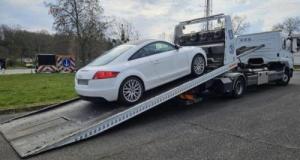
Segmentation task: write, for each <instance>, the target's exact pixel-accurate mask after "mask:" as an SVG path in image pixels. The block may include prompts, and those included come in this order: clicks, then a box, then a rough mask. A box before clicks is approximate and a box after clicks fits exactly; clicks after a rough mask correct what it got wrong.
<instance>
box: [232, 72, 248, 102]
mask: <svg viewBox="0 0 300 160" xmlns="http://www.w3.org/2000/svg"><path fill="white" fill-rule="evenodd" d="M245 90H246V81H245V79H244V78H242V77H239V78H238V79H237V80H236V81H235V83H234V86H233V91H232V93H231V97H233V98H240V97H242V96H243V95H244V93H245Z"/></svg>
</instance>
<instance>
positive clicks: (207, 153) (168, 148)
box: [0, 72, 300, 160]
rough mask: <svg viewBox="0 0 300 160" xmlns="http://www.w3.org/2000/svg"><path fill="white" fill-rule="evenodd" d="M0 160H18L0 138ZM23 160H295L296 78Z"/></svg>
mask: <svg viewBox="0 0 300 160" xmlns="http://www.w3.org/2000/svg"><path fill="white" fill-rule="evenodd" d="M13 116H16V115H2V116H0V121H4V120H6V119H8V118H10V117H13ZM0 159H1V160H11V159H19V157H18V156H17V154H16V153H15V152H14V150H13V149H12V148H11V147H10V146H9V144H8V143H7V142H6V141H5V140H4V139H3V137H2V136H1V137H0ZM29 159H30V160H31V159H32V160H41V159H42V160H56V159H66V160H79V159H84V160H90V159H92V160H102V159H105V160H106V159H118V160H119V159H164V160H165V159H175V160H176V159H178V160H188V159H191V160H194V159H200V160H214V159H216V160H219V159H220V160H221V159H222V160H223V159H228V160H248V159H249V160H252V159H258V160H260V159H261V160H276V159H278V160H289V159H290V160H297V159H300V73H299V72H298V73H295V77H294V79H293V80H292V82H291V84H290V85H289V86H287V87H278V86H271V85H268V86H262V87H259V88H251V89H249V90H248V93H247V94H246V95H245V96H244V97H243V98H241V99H236V100H233V99H226V98H222V97H207V98H206V99H205V100H204V101H203V102H201V103H199V104H196V105H193V106H189V107H186V106H182V105H178V104H177V105H175V104H170V103H169V104H164V105H162V106H160V107H157V108H156V109H154V110H151V111H149V112H148V113H145V114H143V115H141V116H139V117H137V118H134V119H132V120H130V121H129V122H126V123H124V124H122V125H120V126H119V127H116V128H114V129H112V130H110V131H108V132H106V133H104V134H102V135H99V136H96V137H95V138H91V139H89V140H86V141H83V142H79V143H76V144H73V145H69V146H66V147H63V148H59V149H56V150H53V151H50V152H46V153H43V154H40V155H37V156H34V157H31V158H29Z"/></svg>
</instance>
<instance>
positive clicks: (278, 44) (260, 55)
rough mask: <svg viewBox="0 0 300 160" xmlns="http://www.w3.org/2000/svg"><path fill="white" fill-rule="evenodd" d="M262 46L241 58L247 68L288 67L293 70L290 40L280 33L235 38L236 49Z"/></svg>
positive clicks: (264, 33)
mask: <svg viewBox="0 0 300 160" xmlns="http://www.w3.org/2000/svg"><path fill="white" fill-rule="evenodd" d="M257 45H264V47H263V48H262V49H260V50H257V51H255V52H253V53H252V54H250V55H247V56H244V57H242V58H241V63H243V64H245V65H247V67H249V68H261V67H270V69H272V68H274V67H288V68H293V66H294V60H293V51H292V48H293V46H292V40H291V38H290V37H289V36H287V35H285V34H284V33H282V32H281V31H271V32H261V33H254V34H247V35H241V36H238V37H237V38H236V47H237V49H238V50H239V49H241V48H245V47H251V46H257Z"/></svg>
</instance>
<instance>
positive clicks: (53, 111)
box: [0, 14, 291, 157]
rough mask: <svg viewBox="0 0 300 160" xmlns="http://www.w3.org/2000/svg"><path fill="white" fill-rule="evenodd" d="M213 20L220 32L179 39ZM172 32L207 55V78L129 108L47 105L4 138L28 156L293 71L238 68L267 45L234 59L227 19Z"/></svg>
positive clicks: (8, 128) (181, 83)
mask: <svg viewBox="0 0 300 160" xmlns="http://www.w3.org/2000/svg"><path fill="white" fill-rule="evenodd" d="M214 20H217V21H222V22H220V23H222V27H221V28H220V29H219V30H213V31H210V30H208V29H207V30H206V31H205V32H202V31H201V32H199V33H197V36H195V35H194V34H191V35H183V34H181V31H180V29H183V28H184V26H185V25H187V24H197V23H202V22H205V23H210V21H214ZM175 32H176V38H175V41H177V42H178V43H179V44H181V45H183V46H184V45H194V46H199V47H202V48H204V49H205V50H206V51H207V52H208V55H209V57H210V58H211V60H210V63H209V66H210V68H209V70H208V71H207V73H206V74H204V75H202V76H200V77H198V78H192V77H185V78H182V79H179V80H177V81H174V82H172V83H169V84H167V85H164V86H162V87H160V88H159V89H154V90H153V91H150V92H147V96H145V98H144V99H143V100H141V101H140V102H139V103H137V104H135V105H133V106H120V105H118V104H115V103H103V104H102V103H101V104H100V103H99V104H93V103H90V102H87V101H84V100H81V99H74V100H70V101H67V102H64V103H61V104H57V105H53V106H49V107H47V108H44V109H41V110H38V111H35V112H32V113H29V114H27V115H24V116H21V117H17V118H14V119H11V120H8V121H6V122H4V123H2V124H1V125H0V131H1V133H2V135H3V136H4V137H5V138H6V140H7V141H8V142H9V143H10V144H11V146H12V147H13V148H14V149H15V151H16V152H17V153H18V154H19V155H20V156H21V157H28V156H32V155H35V154H38V153H41V152H45V151H48V150H51V149H54V148H58V147H62V146H64V145H67V144H71V143H75V142H79V141H81V140H84V139H87V138H90V137H93V136H96V135H98V134H100V133H103V132H104V131H106V130H108V129H111V128H113V127H114V126H117V125H119V124H121V123H123V122H125V121H128V120H130V119H132V118H133V117H136V116H138V115H140V114H142V113H144V112H146V111H148V110H150V109H153V108H155V107H158V106H159V105H160V104H162V103H164V102H167V101H169V100H171V99H173V98H176V97H185V96H182V95H184V94H190V93H193V92H191V91H193V90H194V91H196V92H200V90H201V91H202V90H203V86H204V90H206V89H214V90H217V91H220V92H224V94H230V95H232V96H233V97H240V96H242V95H243V93H244V91H245V88H246V86H247V85H248V84H251V85H260V84H264V83H269V82H274V81H276V82H277V81H278V82H282V81H283V80H284V77H285V76H286V75H287V73H288V77H291V74H290V71H291V69H290V68H288V69H287V68H286V67H283V68H281V69H278V67H277V68H276V69H277V70H269V69H267V68H262V69H258V68H256V69H250V68H247V67H241V58H242V57H243V56H246V55H249V54H252V53H254V52H256V51H258V50H260V49H262V48H263V47H264V46H265V44H261V45H257V46H243V47H242V48H240V50H239V54H238V55H237V48H236V47H235V46H236V38H235V37H234V35H233V31H232V24H231V18H230V16H226V15H223V14H221V15H215V16H211V17H205V18H199V19H194V20H190V21H185V22H181V23H180V24H179V25H178V26H177V27H176V29H175ZM178 33H179V34H178ZM203 34H204V35H206V36H207V37H209V36H208V35H212V36H213V37H215V39H214V38H212V39H211V38H209V39H204V37H202V38H201V36H203ZM195 37H196V38H195ZM199 37H200V38H199ZM178 38H179V39H178ZM187 39H189V40H187ZM190 40H191V41H190ZM204 42H205V43H204ZM214 51H216V52H214ZM209 52H211V53H209ZM210 54H211V55H210ZM287 70H288V71H287ZM288 80H289V79H288ZM200 86H201V87H200ZM199 88H201V89H199Z"/></svg>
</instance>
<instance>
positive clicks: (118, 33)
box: [108, 18, 140, 43]
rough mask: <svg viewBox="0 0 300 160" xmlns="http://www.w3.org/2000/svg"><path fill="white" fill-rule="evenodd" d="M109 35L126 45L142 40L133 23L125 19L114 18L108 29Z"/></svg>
mask: <svg viewBox="0 0 300 160" xmlns="http://www.w3.org/2000/svg"><path fill="white" fill-rule="evenodd" d="M108 35H109V37H110V38H111V39H114V40H115V41H119V43H126V42H128V41H132V40H138V39H139V38H140V34H139V32H138V31H137V30H136V29H135V27H134V26H133V24H132V23H130V22H128V21H127V20H125V19H117V18H113V20H111V23H110V26H109V28H108Z"/></svg>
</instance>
